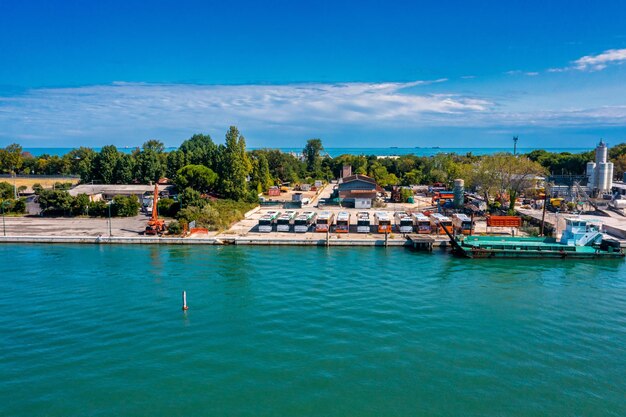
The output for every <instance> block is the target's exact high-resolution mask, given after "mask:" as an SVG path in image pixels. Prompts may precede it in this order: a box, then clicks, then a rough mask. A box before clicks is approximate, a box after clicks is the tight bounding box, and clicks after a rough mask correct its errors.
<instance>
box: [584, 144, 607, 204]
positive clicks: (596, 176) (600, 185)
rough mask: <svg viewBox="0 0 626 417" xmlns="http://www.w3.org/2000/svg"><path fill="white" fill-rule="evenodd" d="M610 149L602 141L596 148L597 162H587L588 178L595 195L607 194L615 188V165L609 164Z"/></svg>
mask: <svg viewBox="0 0 626 417" xmlns="http://www.w3.org/2000/svg"><path fill="white" fill-rule="evenodd" d="M608 150H609V149H608V148H607V146H606V143H604V141H603V140H602V139H600V143H599V144H598V146H597V147H596V162H587V177H589V183H588V184H589V188H590V189H591V190H593V191H594V193H599V194H600V193H606V192H610V191H611V187H612V186H613V163H612V162H608Z"/></svg>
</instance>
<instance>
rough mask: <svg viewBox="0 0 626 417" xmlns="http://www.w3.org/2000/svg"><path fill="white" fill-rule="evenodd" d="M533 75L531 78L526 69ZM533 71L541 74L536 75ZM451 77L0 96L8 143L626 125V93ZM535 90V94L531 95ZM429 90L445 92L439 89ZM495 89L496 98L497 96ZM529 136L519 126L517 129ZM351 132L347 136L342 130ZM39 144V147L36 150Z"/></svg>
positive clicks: (0, 121) (123, 86)
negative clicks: (471, 83) (463, 86)
mask: <svg viewBox="0 0 626 417" xmlns="http://www.w3.org/2000/svg"><path fill="white" fill-rule="evenodd" d="M522 74H525V73H522ZM526 75H531V74H526ZM443 81H444V80H443V79H442V80H435V81H415V82H405V83H397V82H385V83H341V84H323V83H311V84H288V85H188V84H141V83H123V82H118V83H114V84H111V85H98V86H85V87H75V88H46V89H34V90H30V91H27V92H25V93H20V94H18V95H12V96H5V97H2V96H0V126H1V127H2V129H0V143H10V141H17V142H22V143H25V142H29V143H31V144H32V143H37V144H38V145H36V146H45V145H46V143H48V146H64V144H68V143H71V144H72V145H76V144H82V145H90V146H100V145H102V144H104V143H115V144H118V145H127V144H128V145H130V144H140V143H142V142H143V141H144V140H146V139H149V138H158V139H161V140H164V141H165V142H166V143H168V144H176V143H180V141H181V140H183V139H185V138H187V137H189V136H191V134H193V133H197V132H204V133H209V134H211V135H212V136H213V137H214V138H216V139H217V140H220V138H221V137H223V132H224V131H225V130H226V128H227V126H229V125H231V124H234V125H237V126H238V127H239V128H240V129H241V131H242V132H243V133H244V134H245V135H246V136H248V137H249V138H250V137H252V138H256V140H257V143H259V144H260V143H265V144H269V145H271V144H273V143H277V140H278V138H282V140H283V142H282V143H285V141H286V140H288V139H289V140H291V139H292V138H293V139H295V138H297V139H298V140H303V138H307V137H314V136H319V137H323V138H326V137H329V136H334V137H335V138H336V139H335V140H341V139H338V136H337V135H339V136H341V137H343V135H344V134H345V132H348V135H352V137H353V138H355V139H354V140H358V136H359V134H360V133H359V132H361V134H367V133H369V132H374V131H375V132H380V134H381V136H383V137H386V136H389V137H394V135H395V133H394V132H399V131H403V132H415V131H418V130H419V129H426V128H428V129H430V128H433V129H441V130H442V131H445V130H446V129H452V128H461V129H463V128H490V129H493V128H501V127H507V126H512V127H522V128H524V127H528V126H539V127H546V128H550V129H553V128H559V127H563V126H566V127H569V126H574V127H575V126H580V127H590V126H591V127H599V126H623V125H625V124H626V102H625V101H624V100H622V99H621V97H624V95H623V94H622V92H624V91H626V87H616V86H611V87H610V88H608V87H607V89H606V90H599V89H598V88H597V87H593V88H592V89H587V90H585V89H580V88H577V87H575V86H572V87H571V88H569V87H567V88H565V87H562V88H560V89H558V90H554V89H545V88H544V86H543V85H538V86H537V87H534V86H530V87H523V88H515V87H516V85H515V83H516V82H522V81H521V80H519V78H518V77H515V79H514V80H512V81H508V82H507V84H506V86H502V85H496V86H489V85H488V86H478V87H477V88H478V90H479V91H478V92H471V94H470V93H461V92H455V91H447V92H445V93H441V92H440V91H442V88H443V87H444V85H439V86H438V87H436V88H434V87H433V85H432V84H434V83H442V82H443ZM527 88H530V89H531V90H527ZM429 91H437V93H433V92H430V93H429ZM488 92H489V93H488ZM517 130H519V129H517ZM338 132H341V133H338ZM31 146H32V145H31Z"/></svg>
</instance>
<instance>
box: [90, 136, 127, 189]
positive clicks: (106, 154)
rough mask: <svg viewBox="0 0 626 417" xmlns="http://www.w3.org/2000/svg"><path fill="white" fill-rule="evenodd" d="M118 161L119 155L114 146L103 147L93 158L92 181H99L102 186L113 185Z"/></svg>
mask: <svg viewBox="0 0 626 417" xmlns="http://www.w3.org/2000/svg"><path fill="white" fill-rule="evenodd" d="M119 159H120V153H119V151H118V150H117V148H116V147H115V146H114V145H107V146H103V147H102V149H100V152H99V153H98V155H96V157H95V158H94V162H93V169H94V171H93V175H92V179H93V180H96V181H101V182H102V183H103V184H115V183H116V182H117V174H116V169H117V162H118V160H119Z"/></svg>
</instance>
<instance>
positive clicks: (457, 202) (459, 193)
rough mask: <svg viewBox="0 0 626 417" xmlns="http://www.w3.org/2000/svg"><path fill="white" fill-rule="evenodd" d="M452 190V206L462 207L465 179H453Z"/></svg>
mask: <svg viewBox="0 0 626 417" xmlns="http://www.w3.org/2000/svg"><path fill="white" fill-rule="evenodd" d="M452 192H453V194H454V200H453V201H454V207H456V208H460V207H463V203H464V202H465V201H464V199H465V181H464V180H462V179H460V178H459V179H456V180H454V188H453V189H452Z"/></svg>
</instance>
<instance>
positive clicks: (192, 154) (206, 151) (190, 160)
mask: <svg viewBox="0 0 626 417" xmlns="http://www.w3.org/2000/svg"><path fill="white" fill-rule="evenodd" d="M179 150H180V151H181V152H182V153H183V154H184V155H185V162H184V163H183V164H182V165H181V166H180V167H179V168H178V169H180V168H182V167H183V166H184V165H186V164H193V165H205V166H207V167H209V168H211V169H212V170H213V171H216V172H217V171H218V169H217V165H216V162H217V158H218V155H217V154H218V149H217V145H216V144H215V143H213V140H212V139H211V136H209V135H202V134H196V135H193V136H192V137H191V138H189V139H187V140H186V141H184V142H183V143H182V144H181V145H180V147H179ZM178 169H176V170H175V171H173V172H176V171H178Z"/></svg>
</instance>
